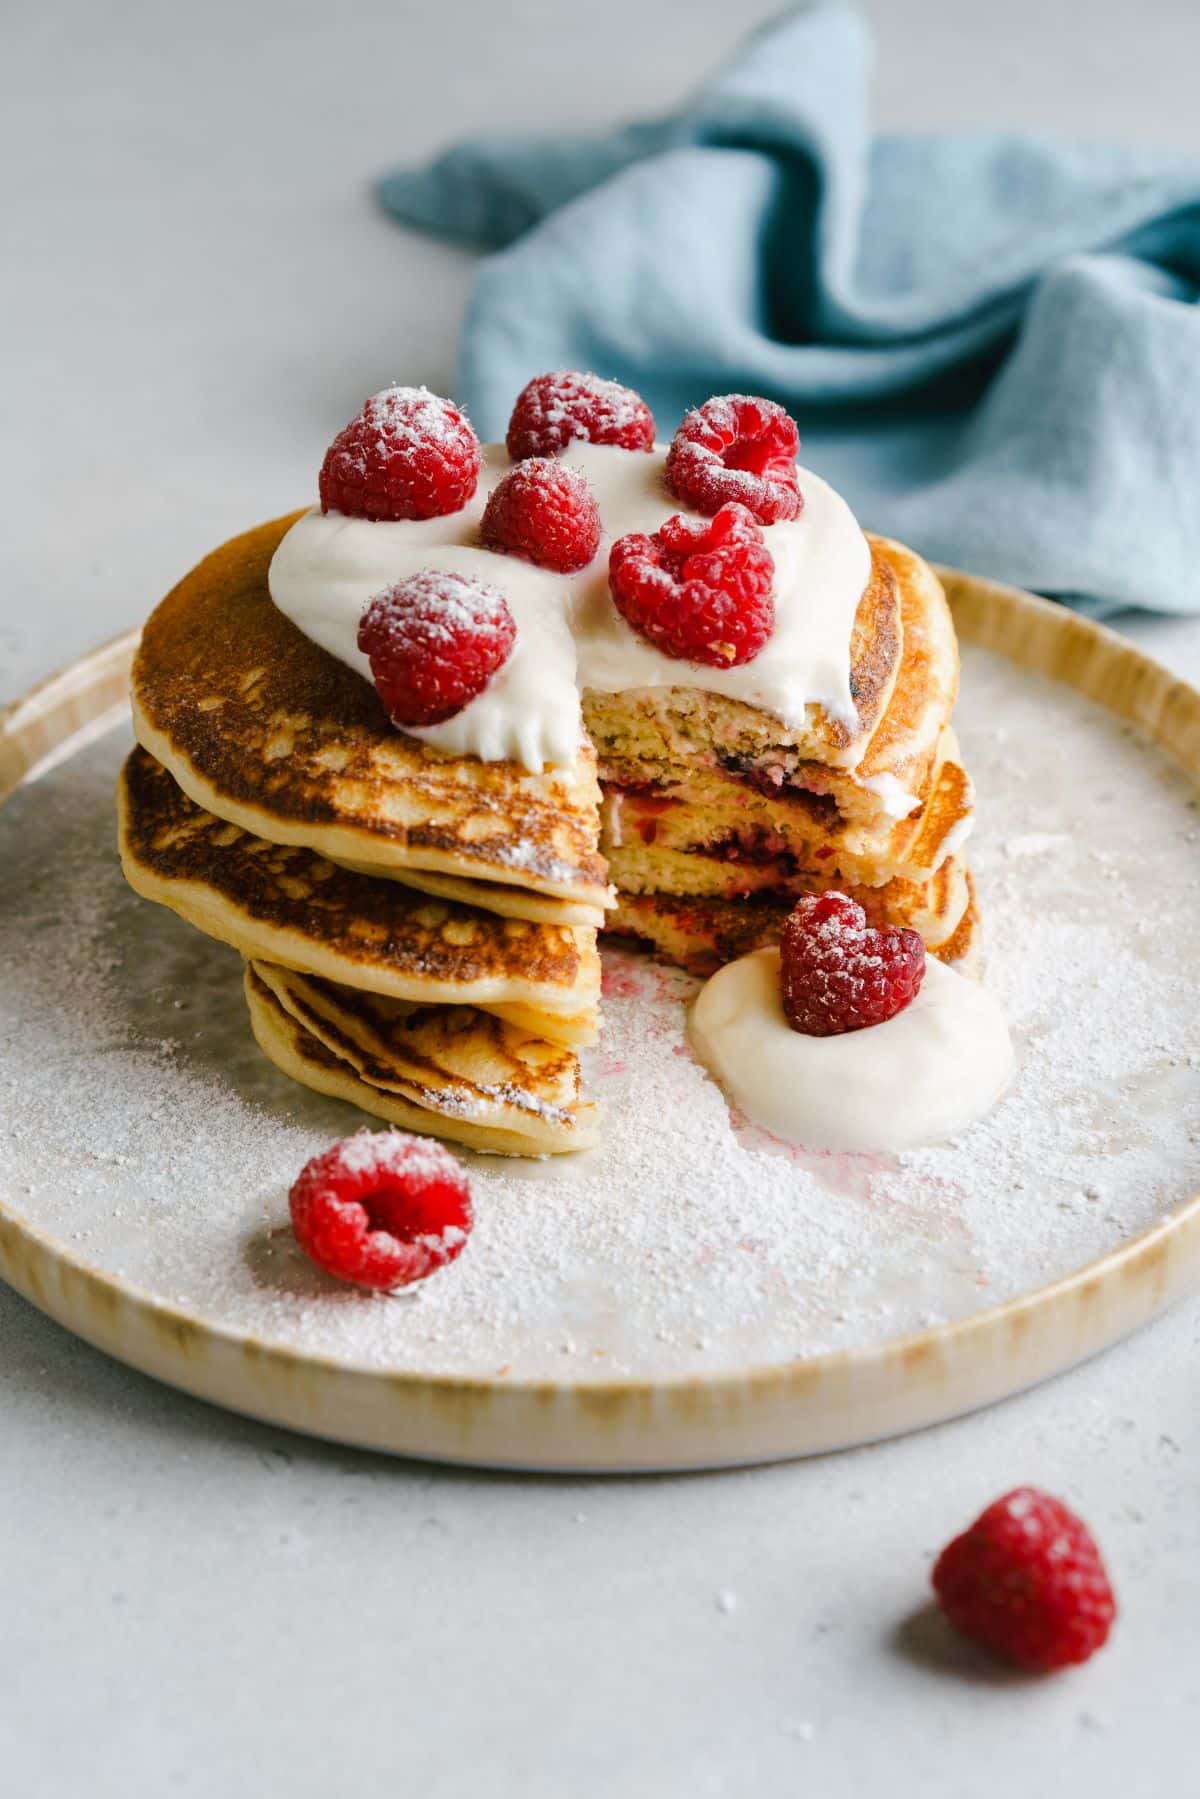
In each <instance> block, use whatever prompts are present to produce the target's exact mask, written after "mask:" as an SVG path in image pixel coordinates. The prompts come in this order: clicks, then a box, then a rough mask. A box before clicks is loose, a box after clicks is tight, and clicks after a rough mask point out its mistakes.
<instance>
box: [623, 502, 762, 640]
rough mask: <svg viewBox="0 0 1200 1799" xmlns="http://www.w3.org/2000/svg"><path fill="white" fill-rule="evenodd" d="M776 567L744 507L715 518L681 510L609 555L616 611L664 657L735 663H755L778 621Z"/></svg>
mask: <svg viewBox="0 0 1200 1799" xmlns="http://www.w3.org/2000/svg"><path fill="white" fill-rule="evenodd" d="M774 573H775V564H774V562H773V560H772V558H771V553H770V551H769V550H768V549H767V546H766V543H765V542H764V540H763V534H762V532H761V531H760V530H759V528H758V526H757V525H756V524H755V522H754V520H753V519H752V518H751V516H750V514H749V513H748V512H747V511H746V508H745V507H744V506H722V507H721V509H720V511H719V512H718V513H717V515H716V517H715V518H713V519H709V520H707V521H706V520H703V519H686V518H683V517H681V516H680V515H678V514H676V516H675V517H674V518H669V519H668V520H667V522H666V524H665V525H662V526H660V528H659V529H658V530H657V531H656V532H655V533H654V535H653V537H647V536H645V535H644V534H643V533H642V532H640V531H632V532H630V534H629V536H628V537H619V538H618V539H617V541H616V543H615V544H614V545H613V547H612V551H611V553H610V555H609V558H608V585H609V587H610V588H611V590H612V597H613V603H614V605H615V606H616V608H617V611H618V612H619V613H620V614H621V615H622V617H623V618H625V619H626V620H627V621H628V622H629V624H631V625H632V626H633V628H634V630H635V631H639V632H640V633H641V635H642V636H643V637H645V638H648V639H649V641H650V642H651V643H652V644H653V645H654V646H655V648H656V649H659V650H661V651H662V652H663V654H664V655H665V656H674V657H677V658H678V659H679V660H680V661H684V662H703V663H706V664H707V665H708V666H709V667H710V668H732V667H733V666H734V665H735V664H737V663H742V662H751V661H753V659H754V657H755V656H757V655H758V652H759V651H760V650H761V649H762V647H763V645H764V643H766V641H767V639H768V637H769V636H770V635H771V631H772V629H773V627H774V624H775V602H774V600H773V599H772V597H771V581H772V578H773V576H774Z"/></svg>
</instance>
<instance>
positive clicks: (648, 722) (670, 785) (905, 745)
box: [583, 538, 958, 884]
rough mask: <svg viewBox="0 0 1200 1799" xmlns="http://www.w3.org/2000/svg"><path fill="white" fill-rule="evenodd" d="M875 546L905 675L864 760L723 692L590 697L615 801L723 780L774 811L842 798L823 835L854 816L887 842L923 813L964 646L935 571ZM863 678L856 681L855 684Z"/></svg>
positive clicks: (885, 695)
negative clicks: (774, 805)
mask: <svg viewBox="0 0 1200 1799" xmlns="http://www.w3.org/2000/svg"><path fill="white" fill-rule="evenodd" d="M870 541H871V545H872V556H873V559H874V563H875V566H876V568H877V569H878V568H886V569H887V571H888V580H889V589H888V591H889V592H890V593H891V594H892V595H893V597H894V599H895V601H896V606H897V622H896V628H895V630H894V632H892V633H891V634H890V637H889V641H890V642H891V643H893V644H894V645H895V654H896V658H897V666H896V668H895V670H894V671H893V676H892V678H891V680H890V682H889V683H888V684H887V687H886V690H885V689H884V688H882V687H880V688H879V689H878V691H877V692H876V693H875V695H874V699H875V700H877V701H879V702H880V703H879V704H878V706H874V705H873V706H872V708H870V709H868V710H867V712H866V713H865V716H867V717H870V718H871V719H872V724H871V728H870V730H869V731H868V732H865V733H864V734H863V735H862V736H861V737H859V738H857V739H856V740H855V756H854V759H853V760H852V761H847V760H846V757H845V756H844V755H842V756H834V755H830V754H829V753H828V748H827V746H823V745H820V744H817V745H815V746H814V745H813V744H812V743H811V742H810V740H809V739H808V737H807V736H806V735H805V734H804V733H797V732H789V731H787V730H786V729H785V728H784V727H783V726H782V725H781V724H780V723H779V721H778V720H777V719H774V718H772V717H771V715H770V714H769V713H765V712H761V711H758V710H757V709H755V708H754V707H749V706H745V705H743V704H742V703H741V702H739V701H733V700H728V699H725V698H723V697H721V696H720V695H718V694H711V693H699V692H696V691H694V690H692V689H689V688H678V689H675V688H670V689H662V690H655V691H653V692H645V691H635V692H632V693H624V694H620V693H618V694H594V693H585V695H584V708H583V709H584V720H585V722H586V724H587V727H588V731H589V733H590V735H591V738H592V741H593V743H594V744H595V746H596V750H597V753H598V755H599V757H600V777H601V782H602V785H603V787H604V790H605V792H606V793H607V794H611V793H613V792H614V791H619V792H631V793H639V792H641V793H645V792H654V791H658V790H662V791H668V792H672V793H676V794H678V795H679V797H681V798H683V797H688V796H689V795H690V796H693V797H694V788H695V785H696V783H697V782H699V781H701V780H702V779H703V778H704V777H707V776H710V775H711V776H712V777H714V778H716V779H720V778H724V779H725V780H726V781H727V782H728V783H729V785H730V791H731V793H733V794H738V793H742V792H748V793H751V794H757V795H758V796H759V798H760V800H766V801H768V802H769V801H774V800H779V801H781V802H786V801H793V800H794V803H795V804H796V805H797V806H801V807H802V806H804V805H805V804H808V803H810V802H811V801H812V800H813V799H814V797H815V798H819V799H821V800H829V801H831V802H832V806H830V805H824V806H821V807H817V808H816V809H815V812H814V828H816V829H821V828H823V827H825V826H826V825H828V826H830V827H833V826H835V825H836V824H837V823H839V822H842V821H849V820H851V819H853V820H855V821H857V822H861V823H863V824H865V825H869V826H871V827H873V828H874V829H875V831H876V832H877V833H878V832H880V831H886V830H889V829H890V828H891V826H892V825H893V824H895V823H896V822H897V819H898V818H900V817H903V816H905V815H907V814H909V813H911V812H912V811H914V810H915V809H916V808H917V806H919V805H920V804H921V803H922V802H923V801H924V800H925V799H926V798H927V797H928V793H929V790H930V788H931V786H932V783H933V780H934V778H935V776H936V770H937V764H938V761H939V753H938V752H939V744H940V742H941V740H942V737H943V735H944V733H945V730H946V728H947V726H948V724H949V721H950V715H951V713H952V712H953V709H954V702H955V699H956V697H957V694H958V646H957V643H956V641H955V636H954V625H953V622H952V620H951V618H950V610H949V607H948V606H947V604H946V597H945V594H944V592H943V590H942V585H941V582H940V581H939V580H938V578H937V576H936V575H935V574H934V572H933V570H932V569H931V568H930V567H929V565H928V563H926V562H925V561H923V560H922V558H921V557H919V556H916V555H914V554H913V552H912V551H911V550H907V549H905V547H904V546H903V545H902V544H897V543H893V542H891V541H890V540H888V539H883V538H873V539H871V540H870ZM890 653H891V652H890V651H889V654H890ZM857 680H858V675H857V673H856V674H855V676H854V678H853V680H852V686H853V685H855V683H856V682H857ZM862 704H863V702H862V700H861V699H860V700H859V705H860V709H861V708H862ZM734 803H736V801H735V802H734ZM601 847H602V849H603V842H602V844H601ZM618 884H619V883H618Z"/></svg>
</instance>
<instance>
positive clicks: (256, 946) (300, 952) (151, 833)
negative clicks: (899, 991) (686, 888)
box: [118, 518, 608, 1155]
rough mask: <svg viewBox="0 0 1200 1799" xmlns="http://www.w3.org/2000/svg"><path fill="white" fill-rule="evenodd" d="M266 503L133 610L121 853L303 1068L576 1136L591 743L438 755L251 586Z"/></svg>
mask: <svg viewBox="0 0 1200 1799" xmlns="http://www.w3.org/2000/svg"><path fill="white" fill-rule="evenodd" d="M292 522H293V520H292V519H291V518H287V519H282V520H279V521H278V522H277V523H275V524H271V525H264V526H262V527H261V528H260V529H259V530H257V531H252V532H250V533H248V534H247V535H246V536H244V537H239V538H235V539H234V540H233V542H231V543H228V544H226V545H224V547H223V548H221V549H219V550H217V551H216V552H215V553H214V554H213V555H211V556H209V557H208V558H207V560H206V561H204V562H203V563H201V564H200V566H199V568H197V569H195V570H193V572H192V573H191V574H190V575H189V576H187V577H186V579H185V580H184V581H182V582H181V583H180V585H179V586H178V587H177V588H176V589H175V590H174V592H172V593H171V594H169V595H168V596H167V598H166V599H165V600H164V601H163V602H162V604H161V606H159V607H158V609H157V610H156V611H155V613H154V614H153V616H152V617H151V619H150V621H149V623H148V624H147V626H146V629H145V632H144V634H143V638H142V643H141V648H140V650H139V652H138V655H137V659H136V661H135V663H134V669H133V682H132V699H133V717H134V729H135V732H136V734H137V737H138V740H139V745H140V747H139V748H137V749H135V750H134V751H133V753H132V755H131V756H130V757H129V760H128V761H127V763H126V765H125V768H124V770H123V771H122V775H121V782H120V788H119V792H118V812H119V829H120V847H121V859H122V865H123V867H124V870H125V874H126V877H127V879H128V880H129V882H130V884H131V885H132V886H133V887H134V888H135V889H136V891H137V892H138V893H140V894H142V895H144V896H145V897H146V898H147V899H152V900H157V901H159V902H160V903H161V904H163V905H166V906H170V907H171V908H172V909H173V910H174V911H176V912H178V913H179V914H180V916H181V917H183V918H185V919H187V920H188V922H189V923H191V924H193V925H195V926H196V927H197V928H198V929H200V930H202V931H205V932H207V933H208V934H209V935H210V936H212V937H217V938H220V939H221V940H222V941H223V942H225V943H229V944H232V945H233V947H234V948H235V949H237V950H239V951H240V952H241V954H242V956H243V957H244V958H245V962H246V968H245V991H246V1001H247V1004H248V1006H249V1009H250V1019H251V1023H252V1025H253V1029H254V1034H255V1036H256V1037H257V1039H258V1042H259V1044H260V1045H261V1047H262V1048H263V1050H264V1051H265V1052H266V1054H267V1055H268V1056H269V1057H270V1058H271V1060H272V1061H273V1062H275V1063H276V1064H277V1065H278V1066H279V1067H280V1068H282V1069H284V1070H285V1071H286V1072H287V1073H288V1074H290V1075H292V1076H293V1077H294V1078H295V1079H296V1080H298V1081H301V1082H302V1083H303V1084H304V1085H305V1086H308V1087H313V1088H316V1089H317V1090H318V1091H320V1092H322V1093H329V1094H333V1095H336V1096H337V1097H339V1098H342V1099H348V1100H351V1101H353V1102H354V1103H355V1104H357V1105H358V1106H360V1107H361V1108H362V1109H363V1110H364V1111H367V1112H371V1113H374V1114H375V1115H376V1116H378V1117H381V1118H385V1119H388V1120H389V1121H391V1122H392V1123H394V1124H398V1125H401V1126H403V1127H405V1128H406V1129H410V1130H417V1131H424V1132H428V1133H430V1134H431V1135H433V1136H439V1137H446V1138H450V1139H453V1140H455V1141H457V1142H460V1143H464V1144H467V1145H469V1146H470V1147H472V1148H475V1149H482V1150H493V1151H499V1152H507V1153H510V1154H520V1155H545V1154H550V1153H554V1152H558V1151H563V1150H572V1149H578V1148H581V1147H583V1146H585V1145H587V1144H589V1143H591V1142H593V1141H594V1139H595V1117H594V1108H593V1107H591V1106H590V1105H588V1104H586V1103H584V1102H583V1101H582V1099H581V1097H580V1080H579V1062H578V1056H577V1050H578V1048H579V1047H580V1046H581V1045H582V1044H585V1043H588V1042H590V1041H592V1040H593V1039H594V1037H595V1035H596V1032H597V1028H598V1000H599V992H600V959H599V955H598V953H597V949H596V930H597V926H598V924H599V923H600V921H601V919H602V916H603V909H604V906H605V904H606V903H607V899H608V894H607V888H606V885H605V876H604V864H603V862H602V860H601V858H600V856H599V855H598V853H597V837H598V829H599V818H598V807H599V799H600V794H599V788H598V786H597V783H596V773H595V762H594V758H592V757H591V756H590V754H589V755H587V756H585V757H584V758H582V759H581V761H580V763H579V765H578V767H577V769H575V770H574V771H572V772H571V773H570V774H565V773H564V772H563V771H552V772H550V773H547V774H545V775H532V774H528V773H526V772H525V771H524V770H523V769H520V768H518V767H516V766H515V765H514V764H512V763H486V762H480V761H478V760H476V759H474V758H457V757H450V756H440V755H438V754H436V753H435V752H433V751H431V750H429V749H427V748H426V747H425V746H424V745H422V744H419V743H418V742H417V741H416V740H415V739H413V738H411V737H407V736H404V735H402V734H401V733H399V732H397V731H396V730H395V729H394V727H393V726H392V724H391V723H390V721H389V719H388V717H387V714H386V713H385V712H384V709H383V707H382V705H381V704H380V702H379V699H378V697H377V695H376V693H375V690H374V688H372V687H370V686H369V685H368V684H367V683H366V682H365V681H363V680H362V679H361V678H360V677H359V676H358V675H356V674H355V673H353V672H352V671H351V670H350V669H348V668H346V667H344V666H343V665H342V664H341V663H340V662H337V661H335V660H334V659H333V658H332V657H331V656H328V655H326V653H325V651H324V650H321V649H319V648H318V647H317V646H316V645H315V644H313V643H311V642H310V641H309V640H308V638H306V637H305V636H304V635H303V634H302V633H301V632H300V631H298V630H297V629H296V627H295V626H294V625H292V624H291V623H290V622H289V621H288V620H287V619H286V618H284V616H283V614H282V613H281V612H279V611H278V610H277V609H276V607H275V606H274V605H273V603H272V601H271V598H270V595H269V593H268V591H267V570H268V567H269V565H270V561H271V557H272V555H273V554H274V551H275V548H276V546H277V545H278V543H279V541H280V539H281V537H282V536H283V534H284V532H285V531H286V530H287V529H288V527H289V526H290V525H291V524H292Z"/></svg>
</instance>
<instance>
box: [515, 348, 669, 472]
mask: <svg viewBox="0 0 1200 1799" xmlns="http://www.w3.org/2000/svg"><path fill="white" fill-rule="evenodd" d="M505 441H506V443H507V444H508V453H509V455H510V456H511V457H512V459H513V461H514V462H520V461H522V460H523V459H524V458H525V457H526V456H557V455H558V452H559V451H560V450H565V449H566V447H567V445H568V444H569V443H573V442H583V443H593V444H615V445H616V446H617V448H618V449H622V450H652V449H653V448H654V418H653V415H652V413H651V411H650V408H649V407H648V406H647V404H646V402H645V400H643V399H642V397H641V395H640V394H636V393H634V391H633V389H632V388H631V387H622V386H621V384H620V382H619V381H602V380H601V379H600V377H599V375H585V374H580V373H579V372H578V371H577V370H573V369H556V370H555V371H554V372H553V373H551V374H548V375H535V376H534V378H533V380H532V381H530V382H529V384H528V385H527V386H526V387H523V388H522V389H521V392H520V394H519V395H518V396H517V403H516V405H515V406H514V407H513V410H512V417H511V418H510V419H509V421H508V435H507V438H506V439H505Z"/></svg>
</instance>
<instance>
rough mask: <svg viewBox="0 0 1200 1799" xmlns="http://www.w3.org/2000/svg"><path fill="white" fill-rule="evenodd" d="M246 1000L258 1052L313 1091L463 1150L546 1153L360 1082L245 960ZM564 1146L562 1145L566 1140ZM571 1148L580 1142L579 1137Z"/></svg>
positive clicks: (518, 1137) (521, 1138) (522, 1139)
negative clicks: (279, 999)
mask: <svg viewBox="0 0 1200 1799" xmlns="http://www.w3.org/2000/svg"><path fill="white" fill-rule="evenodd" d="M245 995H246V1005H247V1008H248V1010H249V1013H250V1026H251V1029H252V1030H253V1032H254V1038H255V1041H256V1042H257V1044H258V1046H259V1048H260V1049H261V1050H262V1052H263V1054H264V1055H265V1056H266V1057H267V1058H268V1060H269V1061H271V1062H273V1063H274V1064H275V1066H276V1067H277V1068H278V1069H279V1070H280V1071H281V1073H283V1074H286V1075H288V1076H289V1077H290V1078H291V1079H292V1080H294V1081H298V1082H299V1083H300V1085H301V1086H302V1087H310V1088H312V1090H313V1091H314V1092H315V1093H324V1094H327V1095H328V1096H329V1097H330V1098H331V1099H343V1100H345V1101H346V1102H347V1103H348V1104H349V1105H352V1106H357V1107H358V1109H359V1111H361V1112H368V1113H370V1114H371V1116H372V1117H374V1118H382V1119H385V1120H386V1122H387V1123H388V1124H392V1125H396V1126H398V1128H399V1129H401V1130H405V1131H419V1132H421V1133H423V1134H424V1135H426V1136H430V1137H441V1138H443V1139H444V1140H445V1141H447V1142H451V1143H461V1144H463V1145H464V1146H465V1147H466V1148H468V1149H474V1150H479V1151H481V1152H483V1153H486V1154H491V1155H501V1156H529V1155H535V1156H540V1155H547V1154H551V1153H553V1152H552V1150H551V1149H550V1148H548V1147H547V1146H545V1145H542V1144H539V1145H538V1146H537V1147H533V1146H532V1145H531V1143H530V1139H529V1138H528V1137H527V1136H525V1135H522V1134H520V1133H518V1132H515V1131H512V1132H510V1131H503V1130H495V1129H492V1128H490V1127H488V1126H485V1125H478V1124H471V1123H469V1122H468V1121H466V1120H462V1119H452V1118H449V1117H447V1116H445V1115H444V1114H440V1113H437V1112H433V1111H430V1110H428V1109H427V1108H425V1107H422V1106H417V1105H414V1104H413V1103H412V1102H411V1101H410V1100H407V1099H405V1098H403V1097H402V1095H401V1094H399V1093H398V1092H388V1091H385V1089H383V1088H382V1087H373V1086H371V1084H370V1082H369V1081H364V1080H363V1079H362V1077H361V1076H360V1075H359V1074H357V1073H356V1072H355V1070H354V1068H353V1067H351V1065H350V1064H349V1063H348V1062H343V1061H342V1060H341V1058H340V1057H338V1056H335V1055H334V1054H333V1052H332V1051H331V1050H328V1049H326V1047H325V1045H324V1044H323V1043H322V1042H321V1041H320V1039H319V1038H317V1037H314V1036H313V1035H312V1034H311V1033H310V1032H308V1031H306V1030H305V1029H304V1027H303V1025H302V1024H300V1022H299V1021H298V1020H297V1019H296V1018H294V1017H293V1016H292V1015H291V1013H290V1012H286V1011H285V1010H284V1008H283V1007H282V1006H281V1005H280V1004H279V1001H278V1000H277V999H276V998H275V995H274V994H273V993H272V992H271V990H270V988H269V987H267V986H266V985H264V983H263V982H262V981H261V980H260V979H259V978H258V976H257V975H256V974H255V972H254V970H253V968H251V967H250V966H249V964H247V967H246V975H245ZM563 1147H566V1146H565V1145H564V1146H563ZM570 1147H572V1148H580V1149H582V1148H583V1147H584V1144H583V1143H582V1142H579V1143H573V1144H572V1145H571V1146H570Z"/></svg>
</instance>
